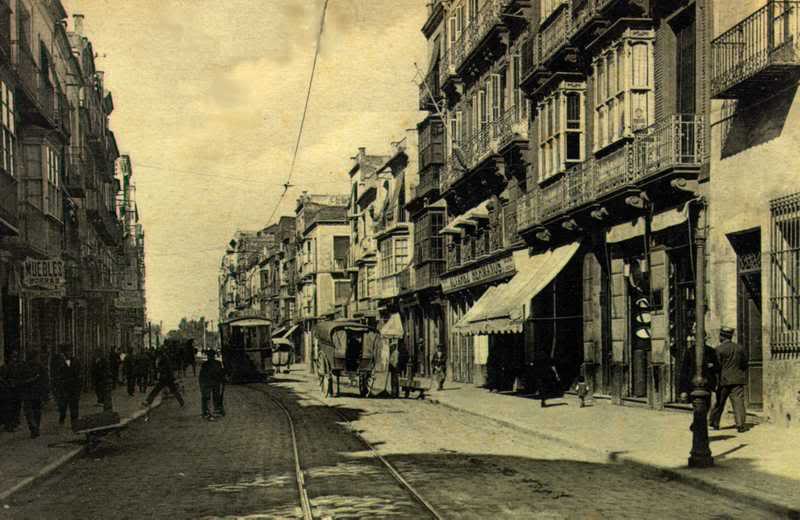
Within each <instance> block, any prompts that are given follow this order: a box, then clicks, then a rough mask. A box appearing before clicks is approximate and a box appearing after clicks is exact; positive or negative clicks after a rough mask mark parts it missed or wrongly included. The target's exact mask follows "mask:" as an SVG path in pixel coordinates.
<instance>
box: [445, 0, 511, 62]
mask: <svg viewBox="0 0 800 520" xmlns="http://www.w3.org/2000/svg"><path fill="white" fill-rule="evenodd" d="M508 3H509V0H486V2H484V3H483V5H482V6H481V7H480V9H479V10H478V14H477V16H476V17H475V18H474V19H473V20H472V21H471V22H470V23H468V24H467V26H466V27H464V30H463V31H462V33H461V36H460V37H459V38H458V40H457V41H456V44H455V47H454V51H455V52H454V60H453V61H454V65H455V68H459V67H461V65H463V63H464V60H466V58H467V57H468V56H469V55H470V54H471V53H472V52H473V51H474V50H475V48H476V47H477V46H478V45H479V44H480V43H481V41H482V40H483V38H484V37H485V36H486V35H487V34H488V33H489V32H490V31H491V30H492V29H493V28H494V27H495V26H496V25H499V24H501V23H502V18H501V16H500V15H501V13H502V12H503V9H504V8H505V7H506V5H507V4H508Z"/></svg>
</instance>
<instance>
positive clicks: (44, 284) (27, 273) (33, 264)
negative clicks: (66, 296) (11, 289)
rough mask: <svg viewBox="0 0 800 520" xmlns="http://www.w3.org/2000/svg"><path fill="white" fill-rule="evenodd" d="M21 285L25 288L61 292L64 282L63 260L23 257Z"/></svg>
mask: <svg viewBox="0 0 800 520" xmlns="http://www.w3.org/2000/svg"><path fill="white" fill-rule="evenodd" d="M23 267H24V269H23V276H22V286H23V287H24V288H25V289H27V290H33V291H45V292H48V291H51V292H54V293H55V292H63V291H64V286H65V284H66V278H65V276H64V261H63V260H54V259H46V260H39V259H34V258H27V259H25V263H24V264H23Z"/></svg>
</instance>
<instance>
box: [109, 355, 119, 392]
mask: <svg viewBox="0 0 800 520" xmlns="http://www.w3.org/2000/svg"><path fill="white" fill-rule="evenodd" d="M108 369H109V370H110V371H111V388H112V389H113V388H116V387H117V384H118V383H119V352H117V349H115V348H112V349H111V352H109V353H108Z"/></svg>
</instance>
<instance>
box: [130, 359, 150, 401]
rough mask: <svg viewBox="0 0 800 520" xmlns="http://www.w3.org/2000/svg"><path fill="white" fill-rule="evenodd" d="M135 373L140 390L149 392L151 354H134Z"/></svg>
mask: <svg viewBox="0 0 800 520" xmlns="http://www.w3.org/2000/svg"><path fill="white" fill-rule="evenodd" d="M133 374H134V378H135V379H136V385H137V386H138V387H139V392H140V393H142V394H143V393H145V392H147V386H148V385H147V383H148V382H149V381H148V379H149V377H150V375H149V374H150V356H149V354H148V353H147V352H139V353H138V354H135V355H134V359H133Z"/></svg>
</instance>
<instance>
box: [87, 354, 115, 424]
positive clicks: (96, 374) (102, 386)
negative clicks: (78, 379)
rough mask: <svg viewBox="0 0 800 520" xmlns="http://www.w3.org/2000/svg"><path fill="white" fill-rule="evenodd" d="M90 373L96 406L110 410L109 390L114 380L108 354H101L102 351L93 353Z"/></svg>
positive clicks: (111, 406)
mask: <svg viewBox="0 0 800 520" xmlns="http://www.w3.org/2000/svg"><path fill="white" fill-rule="evenodd" d="M91 375H92V385H93V386H94V393H95V395H96V396H97V404H98V406H102V407H103V410H108V411H110V410H111V409H112V408H113V405H112V403H111V390H112V388H113V386H114V381H113V379H112V378H113V374H112V373H111V367H110V366H109V363H108V356H106V355H103V353H102V352H98V353H97V354H96V355H95V358H94V363H92V374H91Z"/></svg>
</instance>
